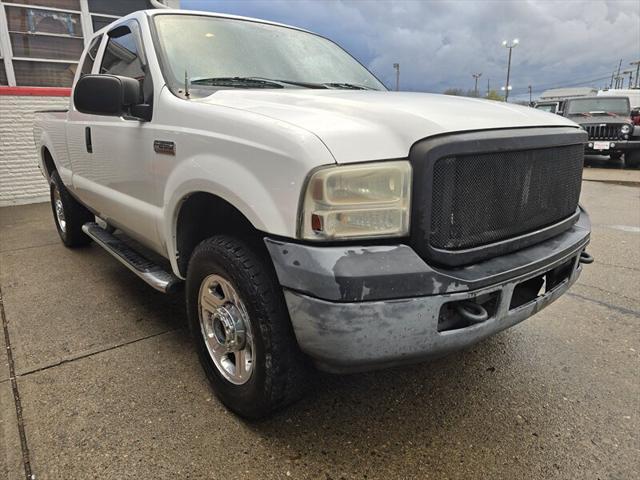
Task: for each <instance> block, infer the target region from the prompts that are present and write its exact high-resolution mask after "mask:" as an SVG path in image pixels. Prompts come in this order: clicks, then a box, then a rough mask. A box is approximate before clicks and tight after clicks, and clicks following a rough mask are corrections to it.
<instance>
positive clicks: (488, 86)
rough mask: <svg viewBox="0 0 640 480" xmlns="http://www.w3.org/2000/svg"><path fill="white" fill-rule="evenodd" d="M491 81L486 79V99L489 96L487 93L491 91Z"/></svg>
mask: <svg viewBox="0 0 640 480" xmlns="http://www.w3.org/2000/svg"><path fill="white" fill-rule="evenodd" d="M490 81H491V79H490V78H487V97H488V96H489V92H490V91H491V86H490V85H491V83H490Z"/></svg>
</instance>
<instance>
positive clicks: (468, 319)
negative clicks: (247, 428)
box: [34, 10, 592, 417]
mask: <svg viewBox="0 0 640 480" xmlns="http://www.w3.org/2000/svg"><path fill="white" fill-rule="evenodd" d="M79 65H80V68H79V69H78V71H77V73H76V79H75V83H74V88H73V95H72V98H71V100H70V102H69V108H68V109H67V110H64V111H51V112H41V113H39V114H38V115H37V117H36V121H35V130H34V131H35V143H36V145H37V149H38V155H39V158H40V167H41V169H42V172H43V174H44V175H45V177H46V178H47V180H48V181H49V182H50V185H51V203H52V207H53V214H54V215H53V216H54V219H55V223H56V227H57V229H58V232H59V234H60V237H61V239H62V241H63V242H64V244H65V245H66V246H67V247H70V248H73V247H78V246H82V245H86V244H88V243H89V242H91V241H94V242H96V243H97V244H99V245H100V246H102V247H104V248H105V249H107V250H108V251H109V252H110V253H111V254H113V255H114V257H116V258H117V259H118V260H120V261H121V262H122V263H123V264H125V265H126V266H127V267H128V268H129V269H130V270H131V271H132V272H134V273H135V274H137V275H138V276H140V277H141V278H142V279H143V280H145V281H147V282H148V283H149V284H150V285H151V286H153V287H154V288H156V289H159V290H161V291H165V292H172V291H174V290H176V289H177V288H179V287H180V285H182V283H183V281H185V287H184V288H185V297H186V306H187V313H188V319H189V325H190V328H191V331H192V334H193V337H194V342H195V346H196V348H197V350H198V352H199V355H200V359H201V361H202V364H203V366H204V369H205V371H206V373H207V375H208V377H209V378H210V380H211V383H212V385H213V388H214V390H215V392H216V394H217V395H218V397H219V398H220V399H221V400H222V402H224V404H226V405H227V406H228V407H229V408H230V409H231V410H233V411H235V412H237V413H238V414H240V415H243V416H246V417H259V416H262V415H266V414H268V413H269V412H271V411H272V410H273V409H275V408H279V407H281V406H284V405H286V404H288V403H290V402H292V401H293V400H295V399H296V398H298V397H299V396H300V395H301V392H302V391H303V387H304V385H305V383H306V382H305V378H307V375H308V373H309V372H312V371H313V366H314V365H315V367H317V368H320V369H322V370H325V371H330V372H337V373H339V372H356V371H362V370H367V369H373V368H382V367H387V366H393V365H399V364H404V363H411V362H418V361H421V360H424V359H428V358H433V357H435V356H440V355H443V354H445V353H447V352H450V351H454V350H456V349H460V348H463V347H466V346H468V345H471V344H473V343H475V342H477V341H479V340H481V339H483V338H486V337H487V336H489V335H492V334H494V333H496V332H498V331H500V330H503V329H505V328H507V327H510V326H512V325H515V324H516V323H518V322H520V321H522V320H524V319H525V318H527V317H529V316H531V315H532V314H534V313H535V312H537V311H538V310H540V309H541V308H543V307H545V306H546V305H548V304H549V303H551V302H552V301H554V300H555V299H557V298H558V297H559V296H560V295H562V294H563V293H564V292H565V291H566V290H567V289H568V288H569V286H570V285H571V284H572V283H573V282H575V280H576V279H577V277H578V275H579V273H580V271H581V268H582V266H581V264H586V263H590V262H591V261H592V257H591V256H590V255H589V254H587V253H586V251H585V247H586V246H587V243H588V242H589V235H590V223H589V219H588V216H587V214H586V213H585V212H584V210H582V208H581V207H580V206H579V205H578V198H579V195H580V188H581V178H582V167H583V152H584V144H585V142H586V140H587V135H586V133H585V132H584V130H581V129H580V128H579V127H578V125H576V124H575V123H573V122H572V121H571V120H568V119H566V118H563V117H561V116H558V115H552V114H548V113H545V112H541V111H537V110H534V109H531V108H526V107H520V106H516V105H511V104H506V103H499V102H490V101H485V100H480V99H465V98H457V97H449V96H441V95H431V94H424V93H400V92H390V91H387V89H386V88H385V87H384V85H383V84H382V83H381V82H380V81H379V80H377V79H376V78H375V77H374V76H373V75H372V74H371V73H370V72H369V71H367V69H365V68H364V67H363V66H362V65H361V64H359V63H358V62H357V61H356V60H355V59H354V58H353V57H351V56H350V55H349V54H348V53H346V52H345V51H344V50H342V49H341V48H340V47H339V46H337V45H336V44H335V43H333V42H331V41H330V40H328V39H326V38H323V37H321V36H319V35H315V34H313V33H310V32H307V31H304V30H301V29H298V28H295V27H290V26H285V25H279V24H274V23H270V22H266V21H262V20H256V19H249V18H240V17H233V16H226V15H218V14H210V13H200V12H188V11H180V10H176V11H173V10H154V11H141V12H136V13H134V14H131V15H129V16H127V17H124V18H122V19H119V20H117V21H116V22H114V23H113V24H111V25H110V26H108V27H106V28H105V29H103V30H101V31H100V32H98V33H97V34H96V35H95V36H94V37H93V38H92V39H91V42H90V44H89V46H88V48H87V49H86V51H85V52H84V54H83V57H82V59H81V61H80V64H79ZM114 301H117V300H114Z"/></svg>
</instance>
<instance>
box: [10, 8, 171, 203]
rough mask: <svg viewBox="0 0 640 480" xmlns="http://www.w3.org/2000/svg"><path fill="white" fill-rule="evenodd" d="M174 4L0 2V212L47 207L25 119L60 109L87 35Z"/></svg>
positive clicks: (28, 122)
mask: <svg viewBox="0 0 640 480" xmlns="http://www.w3.org/2000/svg"><path fill="white" fill-rule="evenodd" d="M163 4H165V5H167V6H169V7H172V8H179V6H180V5H179V4H180V1H179V0H0V206H6V205H18V204H24V203H31V202H39V201H44V200H47V199H48V197H49V189H48V186H47V184H46V182H45V181H44V178H43V177H42V175H41V174H40V172H39V170H38V167H37V160H36V152H35V148H34V144H33V133H32V125H33V112H34V111H36V110H43V109H51V108H61V107H66V106H67V105H68V103H69V95H70V93H71V91H70V88H69V87H70V86H71V82H72V81H73V77H74V75H75V71H76V68H77V65H78V60H79V58H80V55H81V54H82V50H83V49H84V47H85V45H86V44H87V43H88V42H89V40H90V38H91V36H92V35H93V33H94V32H95V31H97V30H100V29H101V28H103V27H104V26H106V25H108V24H109V23H111V22H113V21H114V20H116V19H117V18H119V17H121V16H124V15H127V14H129V13H131V12H133V11H136V10H142V9H147V8H158V7H162V6H163Z"/></svg>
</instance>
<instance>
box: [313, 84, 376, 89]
mask: <svg viewBox="0 0 640 480" xmlns="http://www.w3.org/2000/svg"><path fill="white" fill-rule="evenodd" d="M322 85H326V86H327V87H330V88H344V89H348V90H375V88H371V87H367V86H365V85H358V84H356V83H346V82H333V83H323V84H322Z"/></svg>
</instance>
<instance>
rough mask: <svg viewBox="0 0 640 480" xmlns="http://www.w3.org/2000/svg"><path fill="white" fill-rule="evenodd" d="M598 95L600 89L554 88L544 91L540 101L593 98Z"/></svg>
mask: <svg viewBox="0 0 640 480" xmlns="http://www.w3.org/2000/svg"><path fill="white" fill-rule="evenodd" d="M597 93H598V89H597V88H591V87H571V88H553V89H551V90H546V91H544V92H543V93H542V95H540V100H541V101H543V100H561V99H563V98H567V97H593V96H595V95H596V94H597Z"/></svg>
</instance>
